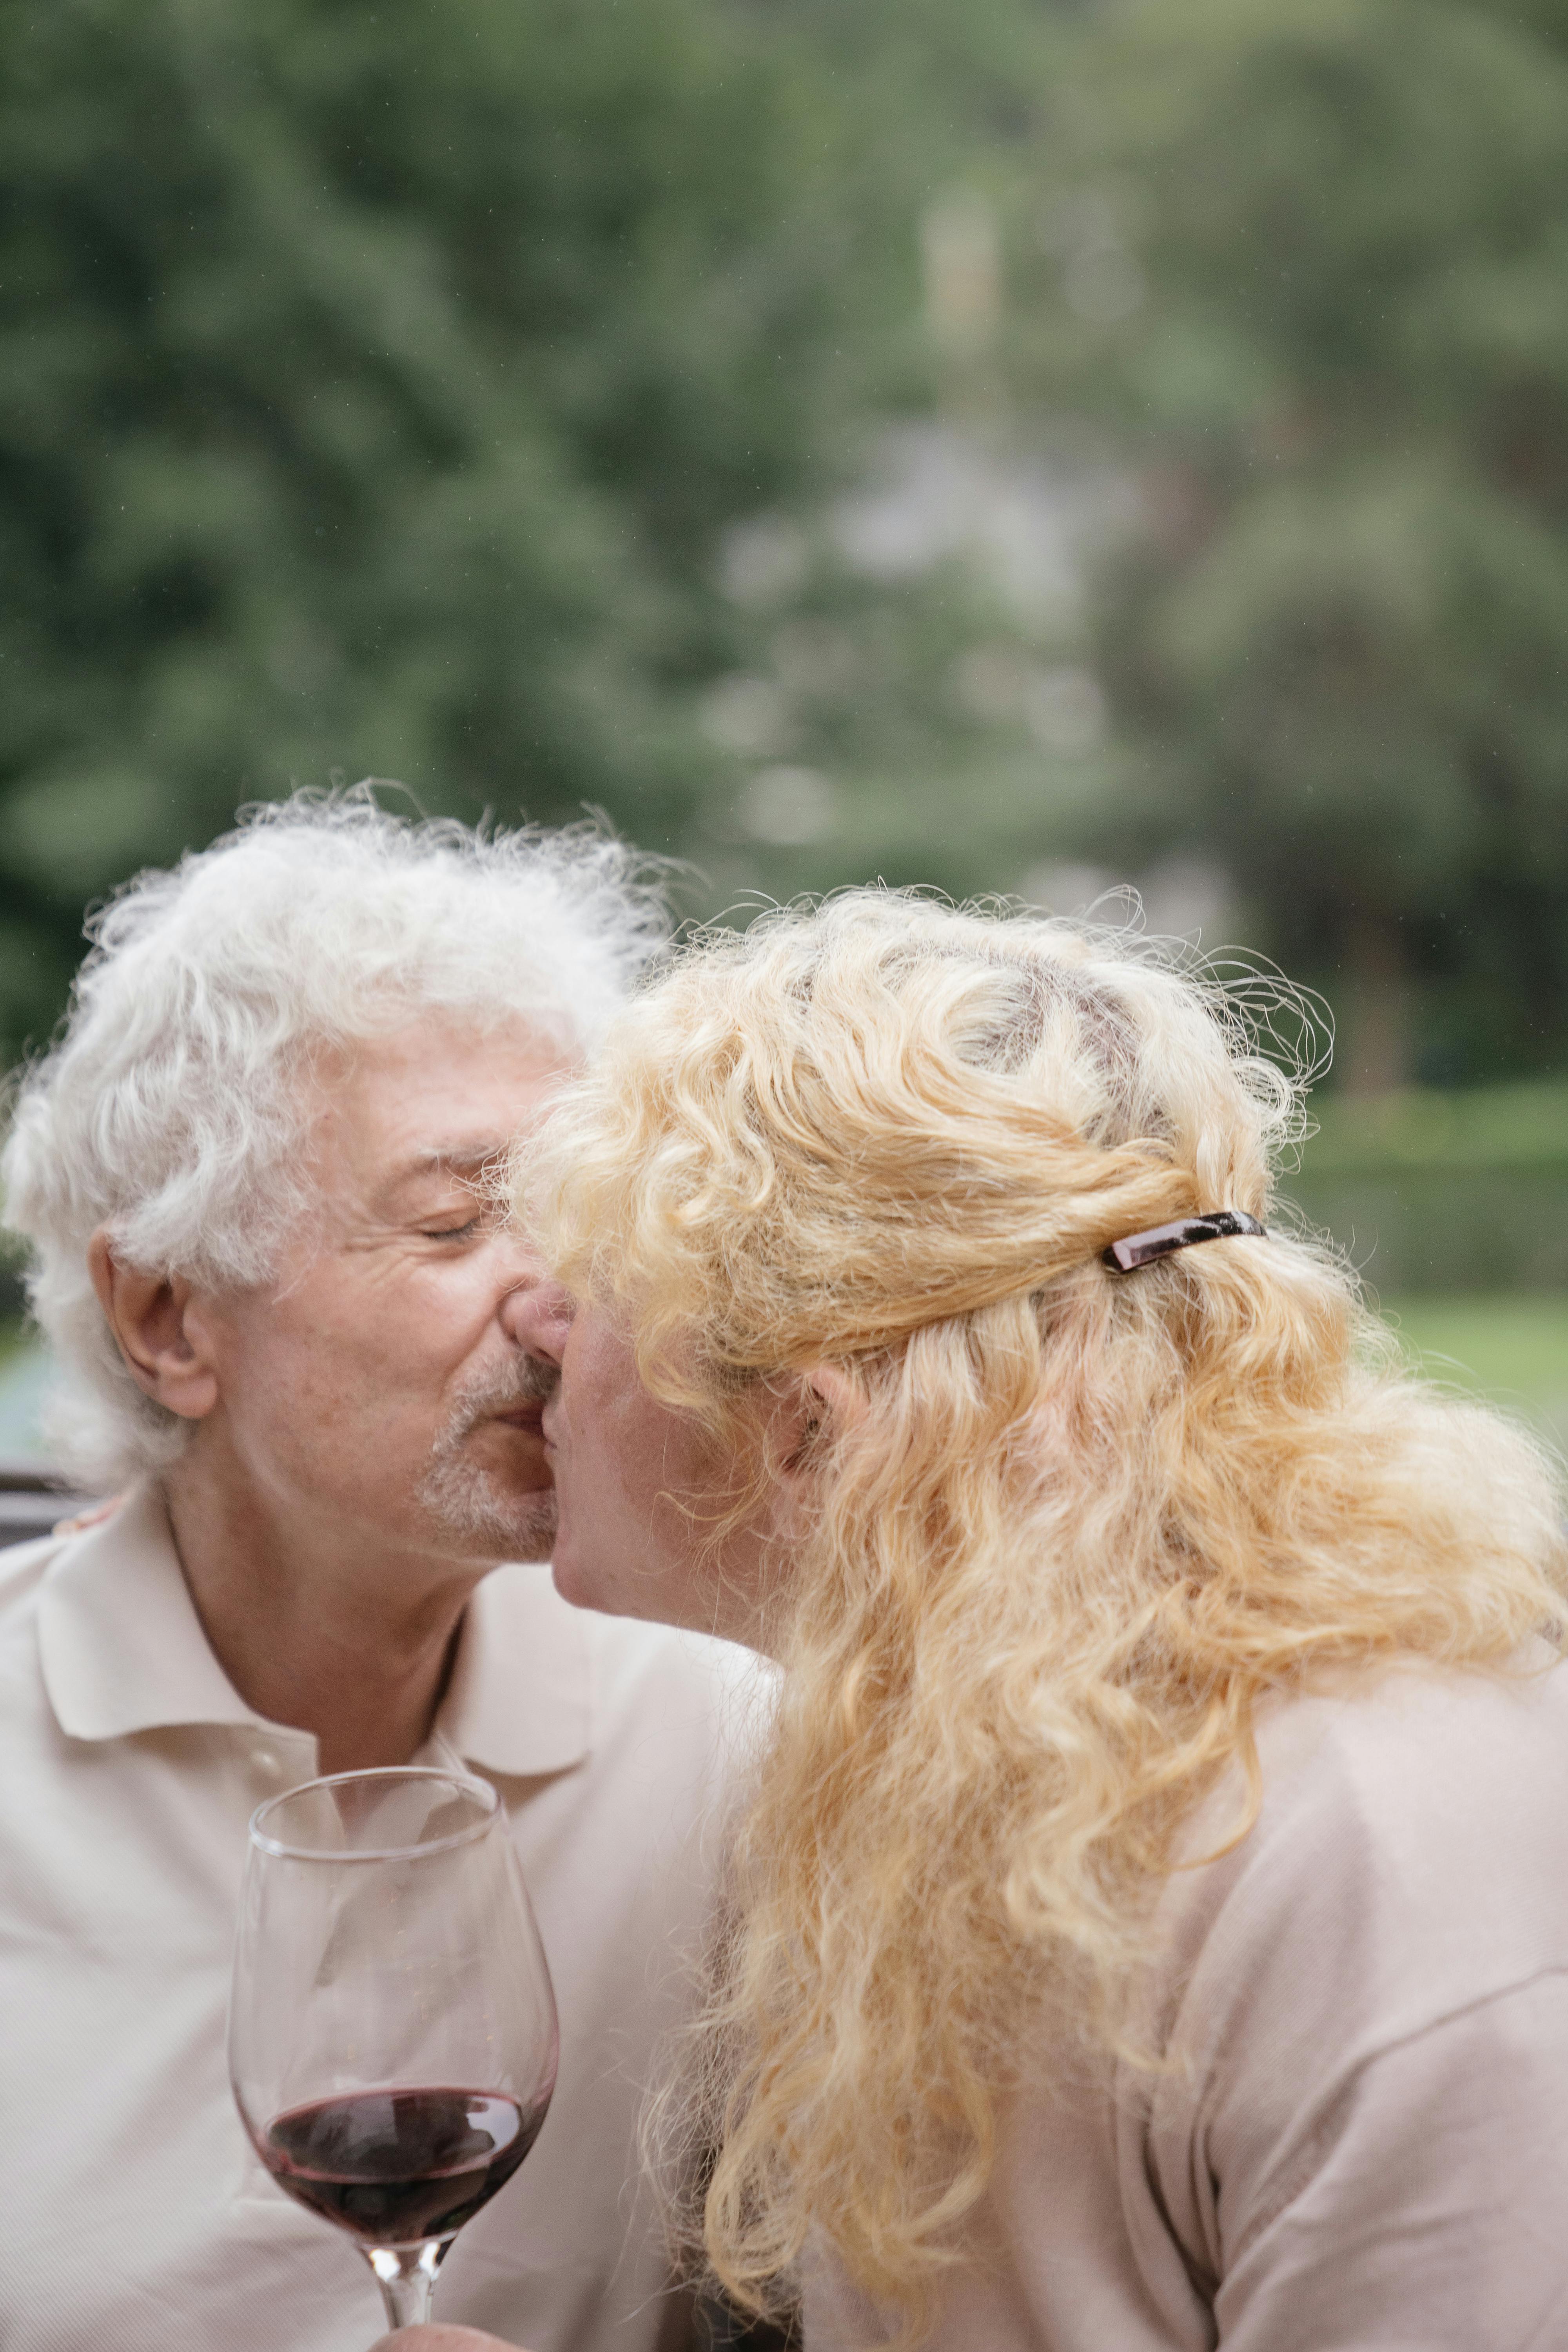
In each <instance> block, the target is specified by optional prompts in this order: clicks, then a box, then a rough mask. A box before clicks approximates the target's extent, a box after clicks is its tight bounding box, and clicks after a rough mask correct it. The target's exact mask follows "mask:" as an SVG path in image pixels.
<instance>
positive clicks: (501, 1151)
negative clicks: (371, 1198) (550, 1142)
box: [387, 1135, 512, 1192]
mask: <svg viewBox="0 0 1568 2352" xmlns="http://www.w3.org/2000/svg"><path fill="white" fill-rule="evenodd" d="M511 1145H512V1139H511V1137H510V1136H488V1135H480V1136H468V1135H465V1136H454V1137H453V1139H451V1141H450V1142H447V1143H426V1144H422V1145H421V1146H420V1148H419V1150H417V1151H415V1152H412V1153H410V1155H409V1157H408V1158H407V1159H406V1160H402V1161H400V1162H399V1164H398V1165H397V1166H396V1167H395V1169H394V1170H393V1171H392V1172H391V1174H390V1175H389V1177H388V1178H387V1189H388V1191H389V1192H395V1190H396V1189H397V1187H398V1186H399V1185H401V1184H406V1183H409V1182H411V1181H413V1180H414V1179H415V1178H416V1177H419V1176H456V1177H458V1178H468V1177H473V1176H482V1175H484V1174H486V1173H487V1171H489V1170H491V1169H494V1168H497V1167H499V1166H500V1163H501V1162H502V1161H503V1160H505V1158H506V1156H507V1153H508V1152H509V1151H510V1149H511Z"/></svg>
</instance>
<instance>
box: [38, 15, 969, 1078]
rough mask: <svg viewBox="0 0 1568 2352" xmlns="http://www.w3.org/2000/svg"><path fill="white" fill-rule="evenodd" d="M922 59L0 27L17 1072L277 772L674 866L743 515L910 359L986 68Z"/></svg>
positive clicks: (430, 19) (371, 33)
mask: <svg viewBox="0 0 1568 2352" xmlns="http://www.w3.org/2000/svg"><path fill="white" fill-rule="evenodd" d="M994 13H995V17H996V22H997V25H998V26H1003V25H1004V24H1005V22H1007V21H1010V16H1009V11H1008V9H1007V8H1006V7H1005V5H1000V0H999V5H998V6H997V8H996V10H995V12H994ZM984 21H985V18H984V11H982V12H981V16H980V17H979V18H978V19H977V25H983V24H984ZM951 33H952V27H951V26H947V25H946V23H945V17H944V12H943V11H942V9H941V8H940V7H932V6H930V5H926V6H921V5H914V0H911V5H910V6H909V7H908V8H906V9H905V10H903V11H902V12H900V11H899V10H897V9H894V8H892V7H890V6H883V5H880V0H867V5H866V7H865V8H864V9H863V10H862V11H861V12H860V14H859V15H858V16H857V17H856V18H855V19H854V20H853V22H852V23H849V22H846V21H843V20H842V12H841V11H837V10H832V9H818V8H817V7H816V6H815V5H809V0H800V5H787V0H786V5H778V6H774V7H771V8H753V7H749V6H729V5H721V0H604V5H591V6H583V5H575V0H446V5H443V6H442V7H440V8H439V9H435V8H431V7H429V6H428V5H426V0H374V5H365V0H333V5H323V0H247V5H239V0H201V5H195V4H194V0H57V5H52V6H51V7H49V8H47V9H37V8H34V7H32V6H30V5H28V6H25V5H21V0H3V5H0V58H3V60H4V63H3V67H0V73H3V83H0V187H3V189H4V195H5V207H4V226H3V227H0V374H3V380H4V386H5V397H4V403H3V414H0V474H3V496H0V514H3V518H4V519H3V520H0V533H3V538H0V676H3V677H4V679H5V693H4V697H3V698H0V910H3V918H4V923H3V928H0V1030H4V1031H6V1032H8V1033H9V1034H10V1037H11V1040H12V1042H13V1043H15V1042H16V1039H17V1038H18V1037H19V1035H20V1034H22V1033H24V1032H26V1031H27V1030H31V1031H32V1032H33V1033H34V1034H37V1032H38V1031H39V1030H40V1029H47V1026H48V1024H49V1023H50V1022H51V1021H52V1019H53V1017H54V1014H55V1012H56V1011H57V1009H58V1004H59V1002H60V1000H61V997H62V995H63V989H64V983H65V980H66V978H67V976H68V971H69V969H70V967H71V964H72V963H73V962H74V960H75V955H76V953H77V951H78V948H79V931H78V926H79V919H80V912H81V907H82V902H83V900H84V899H85V898H88V897H89V895H91V894H92V893H94V892H96V891H100V890H101V889H103V888H104V887H107V886H109V885H110V884H111V883H112V882H113V881H114V880H116V879H117V878H119V877H121V875H123V874H124V873H125V872H127V871H128V870H131V869H132V868H134V867H135V866H137V865H139V864H140V863H142V862H143V861H146V860H163V859H167V858H170V857H172V856H176V855H177V854H178V852H179V851H180V849H181V848H182V847H183V846H184V845H186V844H187V843H189V842H193V841H200V840H203V839H205V838H206V837H208V836H209V835H211V834H212V833H213V832H214V831H216V830H217V829H218V828H219V827H220V826H222V825H223V824H225V823H226V822H227V821H228V819H229V817H230V816H231V814H232V812H233V810H234V808H235V806H236V805H237V803H239V802H241V801H243V800H244V799H246V798H247V797H260V796H271V795H275V794H277V793H282V792H286V791H287V790H288V789H289V786H290V783H291V782H300V783H320V782H324V781H325V780H326V778H327V775H328V774H329V772H332V771H339V772H346V773H347V774H349V775H351V776H352V775H358V774H361V773H364V772H379V773H383V774H389V775H395V776H397V777H400V778H403V779H404V780H405V781H406V782H408V784H409V785H410V786H411V787H412V788H414V789H415V790H416V792H417V793H418V794H419V795H420V797H421V799H422V800H423V801H424V802H425V803H426V805H429V806H432V807H441V808H446V809H450V810H456V811H458V812H460V813H462V814H477V813H478V812H479V810H480V809H481V808H482V807H484V806H485V805H487V804H489V805H491V806H494V807H495V808H496V809H497V810H498V811H499V812H500V813H501V814H505V815H515V814H517V812H518V811H519V809H520V808H526V809H527V810H528V811H529V813H530V814H534V815H538V816H544V817H554V816H559V815H562V814H576V813H577V811H578V809H579V807H580V805H581V803H583V802H584V801H589V802H595V803H604V804H605V805H606V806H608V807H609V808H610V809H611V811H612V813H613V814H616V816H617V817H618V818H619V819H620V820H621V821H622V822H624V823H626V824H627V825H628V828H629V829H630V830H632V831H633V832H634V833H635V834H636V835H637V837H639V838H640V839H642V840H643V841H645V842H647V844H649V845H653V846H661V847H664V846H674V847H685V846H688V845H689V836H690V835H691V828H692V821H693V811H694V809H696V808H697V807H698V806H699V805H700V803H702V802H703V798H704V794H705V793H711V791H712V790H713V789H714V788H715V786H716V781H717V782H722V783H723V784H724V785H725V786H726V788H727V789H729V790H730V791H731V793H732V789H733V768H734V761H733V759H732V757H731V756H730V755H729V754H727V753H726V751H725V750H724V748H723V745H722V743H721V742H718V741H715V740H714V734H713V730H712V728H711V727H707V728H705V727H704V726H703V725H702V724H701V723H700V721H701V719H702V716H703V709H704V706H703V704H702V700H701V695H702V690H703V689H704V688H705V687H706V686H707V685H708V684H709V683H710V682H711V681H712V680H713V679H715V678H721V677H725V676H727V675H730V674H731V673H733V672H736V671H737V670H741V671H743V669H744V666H745V661H746V658H747V646H748V645H749V643H750V640H751V639H752V637H754V635H755V634H756V628H757V622H756V620H755V618H754V616H753V613H752V607H751V606H749V605H748V604H747V600H746V597H745V596H744V595H742V596H740V597H736V596H734V595H728V594H726V593H724V588H723V583H722V581H721V577H720V576H719V575H720V564H719V558H720V550H721V541H722V533H723V530H724V527H725V526H726V524H727V523H729V522H730V521H731V520H733V519H735V518H737V517H745V516H749V515H753V514H756V513H758V512H765V511H768V510H771V509H779V508H783V507H786V506H788V505H790V504H791V503H792V502H794V503H795V504H798V503H800V502H801V501H802V500H803V499H806V498H807V496H808V495H816V494H817V493H818V492H819V491H820V490H821V489H823V488H825V487H826V485H828V484H829V483H831V481H832V480H833V479H834V478H835V475H836V472H842V471H843V470H844V468H845V467H847V463H848V459H849V455H850V452H851V448H852V445H853V439H854V435H853V430H852V428H853V427H854V426H855V425H856V423H857V421H858V419H859V418H860V417H862V416H863V415H865V414H866V413H867V411H868V408H870V407H871V406H873V405H877V406H879V405H880V404H884V403H886V402H887V401H888V400H889V399H890V398H895V397H897V395H898V393H899V390H900V386H902V385H904V384H906V383H908V382H909V381H910V379H911V374H912V373H918V367H919V360H918V353H917V352H916V351H915V348H914V342H913V335H914V331H915V329H916V322H917V300H916V296H915V292H914V255H913V241H912V237H911V235H910V218H911V215H912V211H913V208H914V203H915V197H914V194H913V193H912V190H913V186H914V185H915V184H918V181H919V178H920V176H921V174H923V173H927V172H929V171H930V170H931V167H932V163H933V159H938V158H940V156H941V154H942V152H944V150H945V148H946V147H948V146H951V145H953V144H955V143H962V142H963V139H965V138H966V137H972V136H973V120H974V119H975V117H976V115H977V112H978V113H983V112H984V105H985V103H986V102H987V101H986V98H985V91H986V89H987V87H988V85H989V84H990V83H992V82H994V81H995V80H996V79H997V78H998V77H999V76H1005V72H1006V71H1007V70H1008V67H1007V53H1006V42H1005V39H1004V40H1003V41H1002V43H1001V46H1000V47H999V48H998V50H997V52H996V54H995V55H994V57H988V56H987V55H986V54H985V51H984V41H983V40H981V41H979V42H978V43H976V42H975V41H974V40H973V39H971V38H970V37H967V36H966V37H965V39H964V40H963V42H962V43H961V44H960V45H959V47H960V53H961V54H959V55H957V56H954V55H952V54H949V55H947V56H946V57H945V61H944V52H943V43H944V41H947V40H949V38H950V36H951ZM879 36H880V38H879ZM939 83H940V84H941V97H940V101H939V100H938V97H937V88H938V84H939ZM754 601H755V600H753V604H754ZM766 601H767V600H766V598H764V599H763V603H764V604H765V603H766ZM829 667H831V665H829ZM720 733H721V734H722V729H721V730H720ZM777 797H778V794H777V792H776V791H775V798H777ZM785 797H786V798H787V793H786V794H785ZM807 797H808V798H809V794H808V795H807ZM781 805H782V803H781ZM766 814H767V812H766V810H765V809H764V810H763V818H764V820H765V818H766ZM775 814H776V812H775ZM792 824H794V827H795V831H796V832H797V833H798V831H799V829H800V819H799V816H798V814H797V815H795V817H794V818H791V816H790V814H789V813H788V811H787V810H785V812H784V815H783V816H782V817H781V818H780V819H779V821H778V823H776V824H775V825H774V827H773V830H774V832H775V834H782V837H784V838H787V837H789V835H790V832H791V825H792ZM763 837H764V838H765V837H766V825H765V823H764V824H763Z"/></svg>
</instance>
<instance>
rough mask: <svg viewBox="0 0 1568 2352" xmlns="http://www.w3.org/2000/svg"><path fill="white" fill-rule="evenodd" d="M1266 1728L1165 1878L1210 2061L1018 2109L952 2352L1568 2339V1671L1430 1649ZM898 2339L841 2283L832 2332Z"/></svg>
mask: <svg viewBox="0 0 1568 2352" xmlns="http://www.w3.org/2000/svg"><path fill="white" fill-rule="evenodd" d="M1259 1747H1260V1751H1261V1756H1262V1761H1263V1767H1264V1775H1265V1801H1264V1808H1263V1813H1262V1817H1261V1819H1260V1820H1259V1822H1258V1825H1257V1827H1256V1828H1255V1829H1254V1831H1253V1832H1252V1833H1251V1835H1250V1836H1249V1837H1247V1839H1246V1840H1245V1842H1244V1843H1242V1844H1241V1845H1240V1846H1239V1847H1238V1848H1237V1851H1236V1852H1235V1853H1231V1854H1229V1855H1227V1856H1226V1857H1225V1858H1223V1859H1222V1860H1219V1861H1215V1862H1211V1863H1207V1864H1203V1865H1202V1866H1200V1867H1198V1868H1195V1869H1192V1870H1189V1871H1186V1872H1184V1873H1179V1874H1176V1875H1175V1876H1174V1877H1173V1879H1172V1881H1171V1882H1170V1885H1169V1889H1168V1892H1167V1895H1166V1897H1165V1899H1164V1905H1163V1910H1164V1925H1165V1929H1166V1934H1165V1939H1164V1953H1165V1957H1164V1960H1163V1966H1162V1968H1161V1969H1160V1970H1159V1972H1158V1978H1157V1981H1156V1982H1155V1984H1154V1986H1153V1988H1152V1993H1153V2000H1154V2004H1155V2005H1154V2010H1153V2012H1152V2013H1153V2014H1154V2015H1155V2016H1156V2017H1158V2018H1160V2019H1161V2020H1162V2021H1163V2023H1164V2025H1165V2028H1166V2032H1165V2047H1166V2048H1167V2049H1168V2050H1169V2052H1170V2053H1171V2054H1172V2056H1173V2058H1174V2059H1175V2061H1176V2063H1175V2064H1174V2065H1173V2068H1172V2070H1171V2071H1170V2072H1169V2073H1168V2074H1163V2075H1162V2076H1160V2077H1157V2078H1155V2079H1154V2080H1153V2081H1152V2082H1151V2081H1150V2080H1149V2079H1148V2078H1146V2077H1145V2078H1144V2079H1143V2080H1142V2082H1140V2081H1138V2080H1136V2079H1135V2078H1133V2077H1131V2076H1128V2075H1123V2076H1121V2078H1120V2079H1119V2080H1118V2081H1117V2082H1116V2083H1115V2084H1114V2085H1111V2086H1107V2087H1105V2088H1103V2089H1101V2090H1100V2091H1098V2092H1097V2091H1095V2090H1093V2089H1091V2088H1089V2087H1088V2085H1087V2084H1080V2087H1079V2088H1078V2089H1077V2090H1076V2091H1075V2092H1073V2093H1072V2094H1070V2095H1058V2096H1055V2097H1046V2096H1043V2095H1040V2096H1036V2097H1033V2098H1029V2099H1022V2100H1020V2101H1019V2102H1018V2105H1017V2106H1016V2110H1015V2111H1014V2112H1013V2113H1012V2114H1011V2115H1010V2116H1009V2117H1008V2119H1007V2124H1006V2129H1005V2146H1004V2152H1003V2155H1002V2158H1001V2161H1000V2164H999V2166H998V2169H997V2173H996V2177H995V2179H994V2184H993V2188H992V2190H991V2193H990V2195H989V2196H988V2198H987V2200H986V2202H985V2205H984V2210H983V2211H982V2212H981V2214H980V2215H979V2216H978V2217H977V2221H976V2226H975V2231H974V2244H975V2250H976V2259H975V2260H974V2262H973V2263H972V2264H971V2265H970V2266H969V2268H968V2269H967V2270H966V2272H965V2273H963V2275H961V2276H960V2277H958V2278H956V2279H955V2280H954V2282H953V2284H952V2286H951V2288H950V2289H949V2290H947V2291H945V2293H944V2295H943V2298H942V2303H941V2305H940V2306H939V2310H938V2314H937V2318H936V2324H935V2326H934V2327H933V2328H932V2330H931V2334H930V2336H928V2338H927V2339H926V2341H927V2343H928V2345H929V2347H931V2352H1208V2347H1214V2346H1216V2345H1217V2346H1223V2347H1226V2352H1396V2347H1397V2352H1563V2347H1568V1667H1563V1666H1555V1667H1553V1668H1552V1671H1550V1672H1549V1673H1542V1674H1537V1675H1533V1676H1531V1678H1529V1679H1521V1680H1510V1681H1506V1682H1505V1681H1501V1680H1498V1679H1492V1678H1489V1677H1484V1676H1481V1675H1442V1674H1438V1673H1436V1672H1434V1671H1430V1670H1426V1669H1419V1668H1415V1667H1404V1666H1402V1667H1399V1668H1396V1669H1394V1670H1393V1671H1391V1672H1389V1673H1386V1674H1385V1675H1383V1676H1381V1677H1380V1678H1379V1680H1378V1681H1377V1682H1376V1683H1374V1684H1372V1685H1363V1687H1362V1688H1361V1689H1359V1690H1358V1691H1357V1692H1356V1693H1355V1695H1353V1696H1338V1697H1328V1696H1321V1697H1313V1698H1306V1699H1300V1700H1297V1701H1295V1702H1293V1703H1290V1704H1289V1705H1282V1706H1279V1707H1278V1708H1277V1709H1275V1710H1274V1711H1273V1713H1272V1714H1271V1716H1270V1717H1269V1719H1268V1721H1267V1722H1266V1723H1265V1724H1264V1726H1263V1727H1262V1730H1261V1736H1260V1740H1259ZM1237 1801H1238V1791H1237V1788H1236V1787H1235V1786H1234V1785H1228V1786H1226V1787H1224V1788H1222V1789H1220V1790H1217V1791H1216V1792H1215V1796H1214V1797H1213V1798H1212V1799H1211V1801H1209V1802H1208V1804H1207V1805H1206V1806H1205V1809H1204V1811H1203V1814H1202V1816H1201V1817H1200V1818H1199V1819H1198V1820H1197V1821H1196V1822H1194V1827H1193V1831H1192V1835H1191V1842H1190V1843H1189V1845H1188V1848H1187V1851H1188V1853H1190V1854H1192V1855H1193V1856H1194V1857H1196V1856H1199V1855H1202V1854H1204V1853H1213V1852H1214V1851H1215V1848H1216V1847H1217V1845H1218V1844H1219V1843H1222V1842H1223V1840H1224V1838H1225V1836H1226V1831H1227V1827H1228V1826H1229V1824H1231V1823H1233V1822H1235V1820H1236V1818H1237ZM885 2332H886V2331H885V2330H884V2329H882V2328H879V2326H878V2323H877V2320H876V2317H875V2315H874V2314H873V2313H872V2312H871V2311H870V2310H869V2309H868V2307H867V2305H865V2304H864V2303H863V2302H861V2301H860V2300H859V2298H858V2296H856V2295H855V2294H852V2293H851V2292H849V2291H848V2289H847V2287H846V2286H845V2285H844V2284H843V2283H842V2281H839V2280H836V2279H834V2278H832V2277H830V2276H827V2277H823V2278H820V2279H818V2280H816V2282H815V2283H814V2284H813V2286H812V2288H811V2290H810V2292H809V2294H808V2297H807V2305H806V2326H805V2340H806V2352H847V2348H848V2347H859V2346H862V2345H866V2344H869V2343H877V2342H880V2341H881V2340H882V2338H883V2336H884V2334H885Z"/></svg>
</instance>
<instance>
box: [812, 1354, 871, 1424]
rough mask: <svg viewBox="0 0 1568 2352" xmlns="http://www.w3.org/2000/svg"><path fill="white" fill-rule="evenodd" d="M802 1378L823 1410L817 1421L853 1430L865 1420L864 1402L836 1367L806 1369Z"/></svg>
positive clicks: (844, 1373)
mask: <svg viewBox="0 0 1568 2352" xmlns="http://www.w3.org/2000/svg"><path fill="white" fill-rule="evenodd" d="M801 1378H802V1379H803V1380H804V1381H805V1386H806V1389H807V1391H809V1393H810V1394H811V1395H812V1396H814V1397H816V1400H817V1402H818V1403H819V1404H820V1406H821V1408H822V1410H821V1413H820V1415H819V1416H818V1419H819V1420H822V1421H826V1422H829V1423H832V1422H837V1424H838V1427H839V1429H840V1430H841V1431H842V1430H846V1429H854V1428H855V1427H857V1425H858V1423H860V1422H861V1421H863V1420H864V1419H865V1417H866V1399H865V1396H864V1394H863V1393H862V1391H860V1390H859V1389H858V1388H857V1387H856V1385H855V1383H854V1381H852V1380H851V1379H850V1377H849V1375H848V1373H847V1371H845V1370H843V1369H842V1368H841V1367H840V1366H839V1365H837V1364H811V1365H808V1366H807V1368H806V1370H805V1372H803V1373H802V1375H801Z"/></svg>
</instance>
